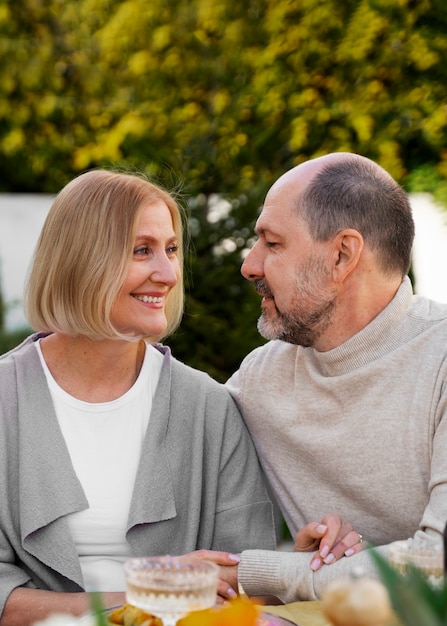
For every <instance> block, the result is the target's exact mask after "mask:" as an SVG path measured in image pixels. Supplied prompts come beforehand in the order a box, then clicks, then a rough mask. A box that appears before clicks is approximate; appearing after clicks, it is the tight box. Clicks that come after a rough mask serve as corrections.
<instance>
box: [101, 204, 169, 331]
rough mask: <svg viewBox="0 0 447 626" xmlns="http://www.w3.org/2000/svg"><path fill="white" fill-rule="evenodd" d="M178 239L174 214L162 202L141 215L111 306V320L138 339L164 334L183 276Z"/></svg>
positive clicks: (116, 326) (120, 329)
mask: <svg viewBox="0 0 447 626" xmlns="http://www.w3.org/2000/svg"><path fill="white" fill-rule="evenodd" d="M178 245H179V242H178V241H177V236H176V234H175V231H174V227H173V223H172V217H171V213H170V211H169V209H168V207H167V205H166V204H165V203H164V202H163V201H161V200H160V201H158V202H157V203H155V204H150V205H148V206H145V207H144V208H143V209H142V211H141V214H140V219H139V223H138V228H137V234H136V238H135V243H134V249H133V257H132V261H131V264H130V267H129V270H128V273H127V276H126V279H125V281H124V285H123V287H122V289H121V291H120V293H119V294H118V296H117V299H116V302H115V304H114V306H113V309H112V314H111V321H112V324H113V325H114V327H115V328H116V329H117V330H118V331H119V332H121V333H125V334H127V335H133V336H134V337H135V338H136V339H137V338H142V337H154V336H159V335H163V333H164V332H165V330H166V327H167V320H166V314H165V305H166V298H167V296H168V294H169V292H170V291H171V289H172V288H173V287H174V285H175V284H176V283H177V281H178V279H179V277H180V266H179V261H178V257H177V249H178Z"/></svg>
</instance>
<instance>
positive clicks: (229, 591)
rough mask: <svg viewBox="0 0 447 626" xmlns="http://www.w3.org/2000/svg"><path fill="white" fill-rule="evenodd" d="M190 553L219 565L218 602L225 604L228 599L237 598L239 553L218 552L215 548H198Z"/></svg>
mask: <svg viewBox="0 0 447 626" xmlns="http://www.w3.org/2000/svg"><path fill="white" fill-rule="evenodd" d="M189 554H191V555H193V556H196V557H198V558H199V559H203V560H204V561H212V562H213V563H216V565H219V581H218V584H217V604H223V603H224V602H226V601H228V600H232V599H234V598H236V596H237V595H238V593H237V590H238V585H237V568H238V564H239V561H240V560H241V559H240V557H239V555H238V554H231V553H230V552H217V551H215V550H196V551H195V552H190V553H189Z"/></svg>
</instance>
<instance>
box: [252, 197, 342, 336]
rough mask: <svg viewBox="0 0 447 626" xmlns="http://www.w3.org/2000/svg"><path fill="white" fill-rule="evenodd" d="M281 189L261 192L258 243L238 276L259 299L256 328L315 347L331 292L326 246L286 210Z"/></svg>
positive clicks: (331, 305)
mask: <svg viewBox="0 0 447 626" xmlns="http://www.w3.org/2000/svg"><path fill="white" fill-rule="evenodd" d="M292 197H296V196H294V195H292V194H291V193H290V189H288V187H287V185H279V189H278V186H275V185H274V187H273V188H272V189H271V190H270V192H269V193H268V194H267V197H266V201H265V204H264V208H263V210H262V213H261V215H260V217H259V219H258V221H257V224H256V231H257V233H258V236H259V239H258V241H257V242H256V244H255V245H254V247H253V248H252V249H251V250H250V252H249V253H248V255H247V257H246V259H245V261H244V263H243V265H242V270H241V271H242V274H243V275H244V277H245V278H247V279H248V280H250V281H252V282H253V283H254V286H255V288H256V291H257V292H258V293H259V294H260V295H262V296H263V299H262V303H261V307H262V315H261V317H260V318H259V321H258V330H259V332H260V334H261V335H262V336H263V337H265V338H266V339H281V340H283V341H287V342H289V343H293V344H297V345H302V346H315V344H316V342H317V340H318V338H319V337H320V336H321V335H322V333H324V331H325V330H326V329H327V328H328V326H329V325H330V323H331V320H332V315H333V312H334V309H335V305H336V292H335V290H334V288H333V287H332V286H331V273H330V264H329V254H330V244H329V243H326V242H318V241H314V240H313V239H312V237H311V235H310V233H309V230H308V227H307V224H306V223H305V221H304V220H303V219H302V218H300V216H299V209H297V208H295V207H294V206H292V203H291V200H290V198H292Z"/></svg>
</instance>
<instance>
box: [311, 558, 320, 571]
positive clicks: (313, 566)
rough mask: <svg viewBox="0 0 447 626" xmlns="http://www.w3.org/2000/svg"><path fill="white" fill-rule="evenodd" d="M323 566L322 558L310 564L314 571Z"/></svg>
mask: <svg viewBox="0 0 447 626" xmlns="http://www.w3.org/2000/svg"><path fill="white" fill-rule="evenodd" d="M320 567H321V561H320V559H314V560H313V561H312V562H311V564H310V569H313V571H314V572H316V571H317V569H319V568H320Z"/></svg>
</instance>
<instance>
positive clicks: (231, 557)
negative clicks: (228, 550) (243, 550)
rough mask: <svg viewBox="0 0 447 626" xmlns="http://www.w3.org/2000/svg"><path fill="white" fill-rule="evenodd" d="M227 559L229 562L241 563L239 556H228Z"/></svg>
mask: <svg viewBox="0 0 447 626" xmlns="http://www.w3.org/2000/svg"><path fill="white" fill-rule="evenodd" d="M228 558H229V559H230V560H231V561H234V562H235V563H240V562H241V557H240V556H239V554H229V555H228Z"/></svg>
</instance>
